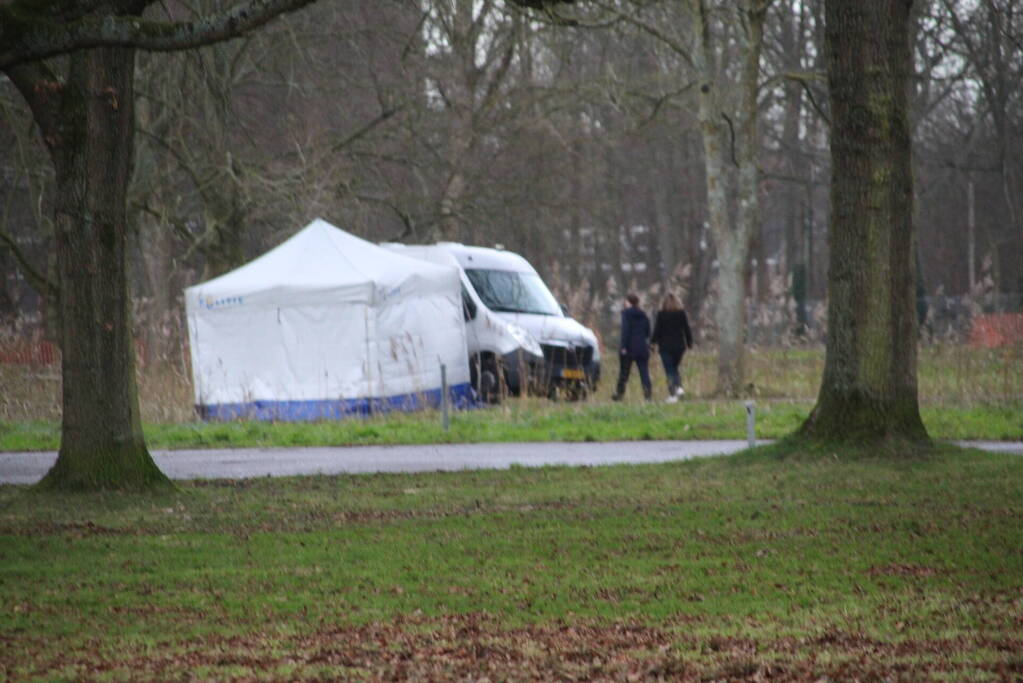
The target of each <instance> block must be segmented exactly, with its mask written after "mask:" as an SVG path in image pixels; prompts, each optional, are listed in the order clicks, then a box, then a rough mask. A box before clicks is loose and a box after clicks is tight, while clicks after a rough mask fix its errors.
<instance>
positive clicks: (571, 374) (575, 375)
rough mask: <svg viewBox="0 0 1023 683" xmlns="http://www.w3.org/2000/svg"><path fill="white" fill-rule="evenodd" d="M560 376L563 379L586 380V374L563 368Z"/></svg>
mask: <svg viewBox="0 0 1023 683" xmlns="http://www.w3.org/2000/svg"><path fill="white" fill-rule="evenodd" d="M561 376H562V377H564V378H565V379H586V374H585V373H584V372H583V371H582V370H573V369H572V368H564V369H563V370H562V371H561Z"/></svg>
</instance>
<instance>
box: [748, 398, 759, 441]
mask: <svg viewBox="0 0 1023 683" xmlns="http://www.w3.org/2000/svg"><path fill="white" fill-rule="evenodd" d="M756 406H757V403H756V401H746V441H748V442H749V447H750V448H754V447H755V446H756V445H757V407H756Z"/></svg>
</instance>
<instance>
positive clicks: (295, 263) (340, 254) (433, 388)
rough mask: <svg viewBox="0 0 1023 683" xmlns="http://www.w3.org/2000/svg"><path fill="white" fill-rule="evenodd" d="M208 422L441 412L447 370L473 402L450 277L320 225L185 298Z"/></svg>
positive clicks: (456, 393)
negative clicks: (422, 409)
mask: <svg viewBox="0 0 1023 683" xmlns="http://www.w3.org/2000/svg"><path fill="white" fill-rule="evenodd" d="M185 310H186V313H187V315H188V340H189V344H190V349H191V355H192V377H193V380H194V384H195V387H194V388H195V402H196V406H197V408H198V410H199V413H200V415H201V416H202V417H203V418H205V419H218V420H223V419H234V418H239V417H247V418H254V419H262V420H315V419H324V418H336V417H342V416H345V415H351V414H367V413H370V412H376V411H387V410H414V409H416V408H420V407H423V406H425V405H437V404H438V403H439V401H440V395H441V389H440V387H441V365H444V366H446V369H447V380H448V384H449V387H450V389H451V393H452V397H453V400H454V402H455V404H456V405H458V404H459V403H465V402H468V401H470V400H471V398H470V397H471V389H470V385H469V367H468V352H467V350H466V339H465V324H464V321H463V319H462V297H461V284H460V281H459V275H458V270H457V269H456V268H454V267H448V266H441V265H436V264H432V263H426V262H424V261H419V260H416V259H411V258H407V257H405V256H401V255H399V254H395V253H393V252H390V251H387V250H386V249H382V248H380V247H378V246H376V245H374V244H371V243H370V242H367V241H365V240H362V239H359V238H358V237H355V236H354V235H350V234H348V233H346V232H344V231H342V230H339V229H338V228H336V227H334V226H333V225H331V224H329V223H327V222H326V221H323V220H320V219H317V220H315V221H313V222H312V223H310V224H309V225H308V226H306V227H305V228H303V229H302V230H300V231H299V232H298V233H297V234H295V235H294V236H293V237H291V238H290V239H288V240H287V241H285V242H284V243H283V244H281V245H280V246H278V247H276V248H274V249H272V250H270V251H268V252H267V253H265V254H263V255H262V256H260V257H259V258H257V259H255V260H254V261H251V262H250V263H247V264H246V265H244V266H242V267H240V268H238V269H237V270H233V271H231V272H230V273H227V274H225V275H222V276H220V277H218V278H214V279H212V280H209V281H207V282H203V283H201V284H198V285H195V286H194V287H189V288H188V289H186V290H185Z"/></svg>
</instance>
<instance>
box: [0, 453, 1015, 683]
mask: <svg viewBox="0 0 1023 683" xmlns="http://www.w3.org/2000/svg"><path fill="white" fill-rule="evenodd" d="M904 455H906V456H907V457H904V458H899V459H893V458H888V459H879V458H874V457H871V456H870V455H865V454H863V453H858V452H856V451H852V450H848V449H844V450H831V451H827V452H825V451H817V452H812V453H806V454H804V455H803V457H786V458H779V457H776V456H769V455H765V454H763V453H758V452H756V451H755V452H753V453H746V454H740V455H738V456H733V457H722V458H708V459H701V460H698V461H690V462H684V463H673V464H666V465H654V466H632V467H628V466H622V467H601V468H582V469H568V468H544V469H525V468H513V469H511V470H506V471H480V472H464V473H435V474H422V475H373V476H339V477H310V478H295V479H259V480H245V481H205V482H186V483H182V484H180V488H179V490H178V492H176V493H174V494H169V495H166V496H162V497H157V498H149V497H134V496H125V495H117V496H111V495H105V496H104V495H92V496H85V495H83V496H70V497H68V496H64V497H59V498H58V497H49V496H40V495H31V494H29V493H27V492H26V490H25V489H23V488H21V487H11V486H7V487H0V605H2V606H3V609H2V610H0V677H7V678H12V679H16V678H66V679H80V678H91V679H124V678H133V679H138V678H152V679H166V678H180V677H182V676H185V675H186V674H187V675H191V676H197V677H200V678H217V679H232V678H239V679H241V678H245V679H250V678H252V679H259V678H264V679H282V678H287V679H312V678H320V679H323V678H355V677H367V678H371V679H385V678H403V679H404V678H420V679H430V680H443V679H454V678H464V677H471V678H480V677H482V676H485V675H487V676H490V677H491V678H500V679H517V680H549V679H552V678H563V679H564V678H572V677H574V678H608V679H610V678H615V679H621V678H629V677H630V676H631V677H633V678H634V679H651V678H657V677H662V678H670V679H677V680H685V679H694V680H695V679H706V678H712V679H729V678H733V679H745V678H752V677H755V676H757V675H760V676H770V677H774V678H780V679H808V680H815V679H818V678H821V677H824V676H827V677H829V678H831V679H839V680H842V679H852V678H860V679H870V678H898V679H904V680H940V679H955V680H964V679H969V680H983V679H985V678H987V679H992V680H1009V679H1012V678H1013V677H1015V676H1020V675H1023V657H1021V656H1020V653H1021V652H1023V527H1021V525H1020V519H1021V516H1023V508H1021V504H1020V501H1021V500H1023V459H1020V458H1018V457H1007V456H998V455H989V454H982V453H978V452H970V451H960V450H958V449H952V448H947V447H946V448H940V449H938V450H937V451H935V452H933V453H926V454H912V453H907V454H904Z"/></svg>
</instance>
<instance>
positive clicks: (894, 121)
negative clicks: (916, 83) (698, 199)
mask: <svg viewBox="0 0 1023 683" xmlns="http://www.w3.org/2000/svg"><path fill="white" fill-rule="evenodd" d="M911 4H912V3H911V1H910V0H884V1H883V2H880V1H879V2H862V0H828V2H827V6H826V40H827V60H828V80H829V86H830V90H831V111H832V125H831V159H832V181H831V206H832V214H831V223H830V247H831V261H830V264H829V267H828V306H829V308H828V339H827V352H826V360H825V368H824V378H823V382H822V384H821V390H820V394H819V396H818V399H817V405H816V407H815V408H814V410H813V412H812V413H811V415H810V417H809V418H808V419H807V421H806V423H805V424H804V425H803V427H802V430H801V431H802V434H804V435H806V436H810V437H811V438H820V439H825V440H840V441H860V440H864V441H867V440H887V439H892V438H894V439H908V440H910V441H927V432H926V430H925V428H924V426H923V423H922V421H921V419H920V409H919V404H918V401H917V383H916V367H917V318H916V307H915V280H916V278H915V270H916V265H915V260H914V258H913V255H914V253H915V246H916V245H915V234H914V224H913V176H912V169H911V164H910V162H911V140H910V128H909V108H908V84H909V78H910V75H911V70H912V60H911V53H910V43H909V12H910V7H911Z"/></svg>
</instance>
